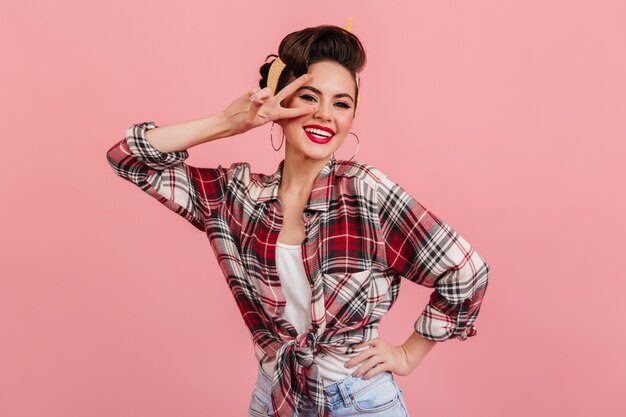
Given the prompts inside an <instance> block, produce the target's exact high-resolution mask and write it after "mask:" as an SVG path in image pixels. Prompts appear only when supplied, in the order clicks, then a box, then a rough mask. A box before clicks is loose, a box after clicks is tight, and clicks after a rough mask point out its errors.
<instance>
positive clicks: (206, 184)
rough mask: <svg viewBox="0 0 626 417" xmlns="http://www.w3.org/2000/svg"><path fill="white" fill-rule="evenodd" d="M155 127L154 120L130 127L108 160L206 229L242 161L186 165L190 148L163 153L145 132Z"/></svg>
mask: <svg viewBox="0 0 626 417" xmlns="http://www.w3.org/2000/svg"><path fill="white" fill-rule="evenodd" d="M155 128H158V126H157V125H156V124H155V123H154V122H151V121H150V122H142V123H138V124H134V125H132V126H130V127H129V128H128V129H127V130H126V136H125V138H124V139H122V140H121V141H119V142H117V143H116V144H115V145H113V146H112V147H111V148H110V149H109V150H108V151H107V161H108V162H109V165H110V166H111V167H112V168H113V170H114V171H115V173H116V174H117V175H118V176H120V177H122V178H124V179H125V180H127V181H129V182H131V183H133V184H135V185H136V186H138V187H139V188H140V189H142V190H143V191H144V192H146V193H147V194H149V195H151V196H152V197H154V198H155V199H157V200H158V201H159V202H160V203H161V204H163V205H164V206H166V207H167V208H169V209H170V210H172V211H173V212H175V213H177V214H178V215H180V216H181V217H183V218H185V219H186V220H187V221H188V222H189V223H191V224H192V225H193V226H195V227H196V228H197V229H198V230H201V231H206V220H207V219H208V217H209V216H210V215H211V212H212V211H213V210H217V209H218V207H219V205H220V204H221V203H222V201H223V199H224V193H225V190H226V187H227V186H228V183H229V181H230V179H231V178H232V176H233V172H234V170H235V169H236V168H237V167H238V166H239V165H241V164H242V163H233V164H232V165H231V166H230V167H228V168H225V167H222V166H221V165H220V166H218V167H217V168H197V167H194V166H190V165H187V164H186V163H185V162H184V161H185V160H186V159H187V158H188V157H189V153H188V152H187V151H173V152H161V151H159V150H158V149H156V148H155V147H154V146H152V144H151V143H150V142H148V141H147V140H146V138H145V132H146V131H148V130H150V129H155Z"/></svg>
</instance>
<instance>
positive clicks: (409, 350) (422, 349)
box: [401, 330, 437, 370]
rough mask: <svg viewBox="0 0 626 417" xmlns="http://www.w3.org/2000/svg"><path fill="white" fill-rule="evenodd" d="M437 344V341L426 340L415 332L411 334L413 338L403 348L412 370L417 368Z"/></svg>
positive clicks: (410, 337)
mask: <svg viewBox="0 0 626 417" xmlns="http://www.w3.org/2000/svg"><path fill="white" fill-rule="evenodd" d="M436 344H437V342H436V341H434V340H430V339H426V338H425V337H423V336H421V335H420V334H419V333H417V332H416V331H415V330H413V331H412V332H411V336H409V338H408V339H407V340H406V341H405V342H404V343H403V344H402V346H401V347H402V348H403V349H404V352H405V354H406V360H407V363H408V364H409V366H410V368H411V370H413V369H415V368H416V367H417V365H418V364H419V363H420V362H421V361H422V359H424V357H425V356H426V354H427V353H428V352H430V350H431V349H432V348H433V347H434V346H435V345H436Z"/></svg>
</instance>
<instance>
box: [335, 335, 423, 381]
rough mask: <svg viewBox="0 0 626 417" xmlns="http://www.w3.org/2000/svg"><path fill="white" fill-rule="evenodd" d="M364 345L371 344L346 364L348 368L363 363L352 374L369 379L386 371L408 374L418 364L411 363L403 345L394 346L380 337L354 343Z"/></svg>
mask: <svg viewBox="0 0 626 417" xmlns="http://www.w3.org/2000/svg"><path fill="white" fill-rule="evenodd" d="M363 346H369V349H366V350H364V351H363V352H360V353H359V354H357V355H355V356H354V357H353V358H351V359H350V360H349V361H348V362H346V363H345V365H344V366H345V367H346V368H352V367H353V366H355V365H358V364H361V366H360V367H359V368H358V369H357V370H356V371H354V373H353V374H352V375H353V376H355V377H362V378H363V379H369V378H371V377H373V376H375V375H378V374H380V373H382V372H385V371H391V372H393V373H395V374H397V375H408V374H410V373H411V372H412V371H413V369H415V367H416V366H417V364H414V365H412V364H411V361H410V360H409V358H408V355H407V352H406V351H405V350H404V348H403V347H402V346H392V345H390V344H389V343H387V342H386V341H384V340H383V339H381V338H380V337H378V338H376V339H372V340H368V341H367V342H363V343H358V344H355V345H352V347H354V348H360V347H363Z"/></svg>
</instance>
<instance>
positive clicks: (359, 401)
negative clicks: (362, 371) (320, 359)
mask: <svg viewBox="0 0 626 417" xmlns="http://www.w3.org/2000/svg"><path fill="white" fill-rule="evenodd" d="M325 389H326V394H327V395H328V400H329V401H330V405H331V407H332V410H333V416H336V417H347V416H361V415H364V414H365V415H372V416H381V417H382V416H385V417H408V416H409V412H408V411H407V408H406V404H405V403H404V397H403V392H402V389H400V387H399V386H398V385H397V383H396V380H395V379H394V377H393V374H392V373H391V372H389V371H386V372H382V373H380V374H378V375H376V376H374V377H373V378H370V379H362V378H359V377H354V376H352V375H350V376H348V377H346V378H344V379H342V380H340V381H337V382H335V383H334V384H332V385H329V386H327V387H325ZM271 390H272V380H271V377H270V376H269V375H267V373H266V372H265V370H264V369H263V368H261V367H259V373H258V375H257V383H256V386H255V387H254V390H253V391H252V398H251V399H250V406H249V409H248V413H249V416H250V417H267V416H273V415H274V411H273V408H272V399H271V395H270V393H271ZM299 415H300V416H302V417H315V416H317V413H316V411H315V408H314V407H313V403H312V402H311V401H310V400H307V402H306V403H305V404H304V405H303V407H302V412H301V413H300V414H299Z"/></svg>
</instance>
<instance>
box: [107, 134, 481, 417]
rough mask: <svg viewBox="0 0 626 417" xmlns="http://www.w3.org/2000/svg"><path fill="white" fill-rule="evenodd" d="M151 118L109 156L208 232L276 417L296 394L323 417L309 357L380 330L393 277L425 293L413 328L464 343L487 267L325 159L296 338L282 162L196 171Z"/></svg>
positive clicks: (461, 242) (382, 186) (356, 165)
mask: <svg viewBox="0 0 626 417" xmlns="http://www.w3.org/2000/svg"><path fill="white" fill-rule="evenodd" d="M153 128H157V126H156V125H155V123H154V122H143V123H140V124H135V125H133V126H131V127H129V128H128V129H127V131H126V137H125V138H124V139H123V140H121V141H120V142H119V143H117V144H115V145H114V146H113V147H111V148H110V149H109V150H108V152H107V160H108V162H109V164H110V165H111V167H112V168H113V170H114V171H115V172H116V173H117V175H119V176H120V177H122V178H124V179H126V180H128V181H130V182H132V183H133V184H135V185H136V186H138V187H139V188H141V189H142V190H143V191H145V192H146V193H148V194H149V195H151V196H152V197H154V198H155V199H157V200H158V201H159V202H160V203H161V204H163V205H165V206H166V207H168V208H169V209H170V210H172V211H174V212H175V213H177V214H179V215H180V216H182V217H183V218H185V219H186V220H187V221H188V222H190V223H191V224H192V225H193V226H195V227H196V228H197V229H199V230H200V231H202V232H203V233H206V234H207V236H208V239H209V241H210V244H211V247H212V249H213V252H214V253H215V256H216V257H217V261H218V263H219V265H220V268H221V269H222V272H223V274H224V276H225V278H226V282H227V284H228V285H229V288H230V290H231V291H232V294H233V296H234V298H235V300H236V303H237V306H238V308H239V310H240V311H241V315H242V317H243V320H244V322H245V324H246V326H247V327H248V329H249V331H250V333H251V336H252V340H253V343H254V350H255V355H256V358H257V360H258V361H260V362H264V361H268V360H272V359H276V368H275V372H274V377H273V382H272V386H273V388H272V404H273V408H274V411H275V414H276V416H280V417H287V416H294V415H297V412H298V411H299V410H300V404H301V402H302V401H303V400H304V399H305V398H310V400H311V401H312V402H313V404H314V405H315V407H316V409H317V410H318V414H319V415H320V416H323V417H331V416H332V412H331V407H330V404H329V402H328V399H327V397H326V393H325V391H324V385H323V381H322V380H321V378H320V376H319V374H318V370H317V365H316V364H315V362H314V358H315V355H316V354H317V353H318V352H320V351H323V350H324V349H336V350H337V351H338V352H343V353H346V354H350V353H354V352H358V351H361V350H364V349H367V347H364V348H359V349H354V348H352V347H351V345H352V344H355V343H359V342H363V341H367V340H369V339H371V338H372V335H373V334H374V333H377V330H378V329H377V326H378V324H379V322H380V320H381V318H382V317H383V315H384V314H385V313H386V312H387V311H388V310H389V309H390V308H391V306H392V305H393V303H394V301H395V300H396V298H397V296H398V293H399V290H400V281H401V277H405V278H406V279H408V280H410V281H412V282H414V283H416V284H420V285H423V286H426V287H430V288H433V289H434V291H433V292H432V294H431V296H430V301H429V303H428V305H426V306H425V308H424V310H423V312H422V313H421V315H420V316H419V317H418V318H417V320H416V321H415V325H414V328H415V331H416V332H418V333H419V334H420V335H421V336H423V337H425V338H427V339H430V340H435V341H444V340H446V339H450V338H456V339H459V340H466V339H467V337H469V336H474V335H475V334H476V329H475V328H474V326H473V322H474V321H475V320H476V317H477V315H478V311H479V309H480V305H481V301H482V299H483V296H484V294H485V291H486V288H487V281H488V276H489V266H488V265H487V264H486V263H485V261H484V260H483V259H482V258H481V257H480V256H479V255H478V253H477V252H476V250H474V248H473V247H472V246H470V244H469V243H468V242H467V241H466V240H465V239H463V237H461V236H460V235H459V234H458V233H457V232H456V231H455V230H453V229H452V228H451V227H450V226H449V225H447V224H446V223H444V222H443V221H442V220H441V219H440V218H439V217H437V216H436V215H435V214H434V213H433V212H432V211H430V210H427V209H426V208H425V207H424V206H422V205H421V204H420V203H419V202H417V201H416V200H415V199H414V198H412V197H411V196H410V195H409V194H408V193H407V192H406V191H405V190H404V189H402V188H401V187H400V186H399V185H397V184H396V183H394V182H393V181H392V180H391V179H390V178H388V177H387V176H386V175H385V174H383V173H382V172H381V171H379V170H378V169H376V168H374V167H372V166H370V165H367V164H364V163H361V162H357V161H350V162H348V161H337V160H334V159H331V160H329V161H328V163H327V164H326V165H325V166H324V167H323V168H322V170H321V171H320V172H319V174H318V175H317V178H316V179H315V183H314V185H313V189H312V192H311V195H310V197H309V200H308V202H307V204H306V206H305V209H304V212H303V213H302V220H303V222H304V226H305V232H306V238H305V240H304V241H303V242H302V255H303V263H304V268H305V272H306V274H307V277H308V279H309V282H310V284H311V288H312V299H311V327H310V328H309V330H308V332H307V333H303V334H298V333H297V331H296V330H295V329H294V327H293V326H292V325H291V324H290V323H289V322H287V321H286V320H284V319H283V318H281V314H282V312H283V310H284V308H285V304H286V302H285V296H284V294H283V291H282V289H281V284H280V279H279V277H278V273H277V270H276V241H277V239H278V233H279V232H280V229H281V224H282V220H283V214H282V210H281V202H280V200H279V199H278V187H279V184H280V179H281V174H282V167H283V164H284V160H283V161H281V162H280V164H279V166H278V169H277V171H276V172H275V173H273V174H271V175H264V174H259V173H252V172H250V165H249V164H248V163H245V162H236V163H233V164H232V165H230V166H229V167H223V166H222V165H219V166H218V167H217V168H198V167H193V166H190V165H187V164H185V163H184V161H185V159H186V158H188V156H189V155H188V153H187V151H174V152H160V151H159V150H158V149H156V148H154V147H153V146H152V145H151V144H150V143H149V142H148V141H147V140H146V139H145V136H144V133H145V131H146V130H148V129H153Z"/></svg>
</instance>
